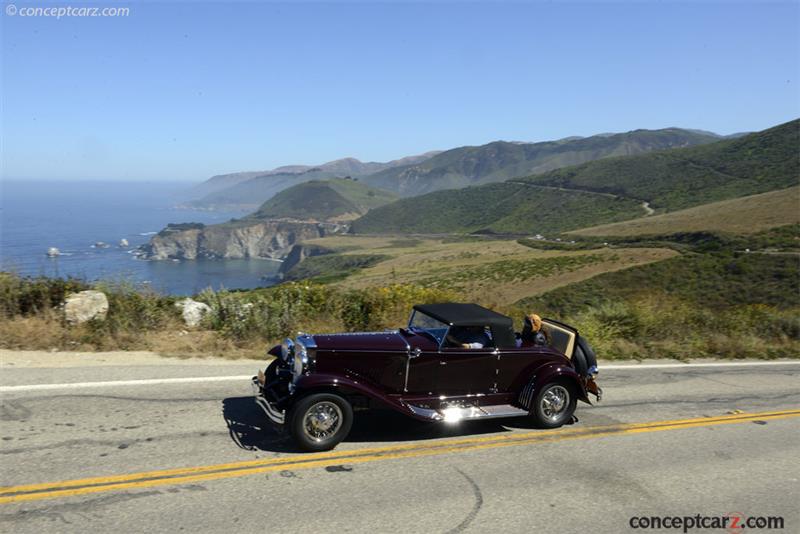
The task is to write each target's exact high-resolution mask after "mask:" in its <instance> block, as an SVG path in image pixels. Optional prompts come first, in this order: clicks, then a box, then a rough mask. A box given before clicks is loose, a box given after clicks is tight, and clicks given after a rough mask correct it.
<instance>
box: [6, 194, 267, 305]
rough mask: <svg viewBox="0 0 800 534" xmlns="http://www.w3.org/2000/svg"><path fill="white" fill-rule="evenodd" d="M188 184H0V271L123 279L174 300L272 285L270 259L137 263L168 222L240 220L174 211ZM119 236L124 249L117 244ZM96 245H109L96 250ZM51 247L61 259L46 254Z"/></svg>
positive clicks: (237, 214) (224, 214) (228, 214)
mask: <svg viewBox="0 0 800 534" xmlns="http://www.w3.org/2000/svg"><path fill="white" fill-rule="evenodd" d="M190 187H191V184H188V183H181V182H102V181H69V182H68V181H22V180H3V181H0V270H3V271H13V272H16V273H18V274H20V275H25V276H41V275H43V276H61V277H66V276H74V277H79V278H83V279H85V280H88V281H96V280H108V281H112V282H116V281H125V282H129V283H133V284H135V285H137V286H149V287H151V288H153V289H155V290H156V291H159V292H161V293H164V294H174V295H192V294H195V293H197V292H199V291H201V290H203V289H205V288H208V287H211V288H213V289H221V288H227V289H250V288H254V287H261V286H267V285H271V284H273V283H275V281H276V278H275V277H276V275H277V271H278V268H279V267H280V263H279V262H276V261H271V260H260V259H250V260H195V261H172V260H167V261H146V260H141V259H137V258H136V256H135V255H134V254H133V252H134V250H135V249H136V248H137V247H138V246H140V245H142V244H144V243H146V242H147V241H148V240H149V239H150V237H151V236H153V235H154V234H155V233H156V232H158V231H159V230H161V229H162V228H163V227H164V226H166V225H167V223H177V222H201V223H205V224H214V223H220V222H225V221H227V220H229V219H231V218H233V217H241V216H242V215H244V213H242V212H204V211H186V210H178V209H175V208H174V207H173V206H175V205H176V204H177V203H179V202H180V201H181V200H185V199H186V195H187V194H188V190H189V188H190ZM122 239H126V240H127V241H128V246H127V247H120V246H119V243H120V241H121V240H122ZM98 242H103V243H106V244H107V245H108V247H107V248H104V247H98V246H95V245H96V244H97V243H98ZM49 247H55V248H58V249H59V251H60V252H61V255H60V256H57V257H54V258H50V257H48V256H47V250H48V248H49Z"/></svg>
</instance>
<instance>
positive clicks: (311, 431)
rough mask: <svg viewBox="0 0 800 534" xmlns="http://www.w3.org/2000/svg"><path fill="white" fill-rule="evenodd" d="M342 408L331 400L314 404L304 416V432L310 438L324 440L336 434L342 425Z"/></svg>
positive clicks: (318, 440)
mask: <svg viewBox="0 0 800 534" xmlns="http://www.w3.org/2000/svg"><path fill="white" fill-rule="evenodd" d="M342 419H343V416H342V410H341V408H339V406H338V405H337V404H336V403H334V402H331V401H321V402H318V403H316V404H312V405H311V406H310V407H309V408H308V410H306V413H305V415H304V416H303V432H304V433H305V435H306V436H308V438H309V439H311V440H313V441H316V442H322V441H325V440H326V439H328V438H330V437H331V436H333V435H335V434H336V432H338V431H339V428H341V426H342Z"/></svg>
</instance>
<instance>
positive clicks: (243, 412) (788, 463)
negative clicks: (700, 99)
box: [0, 351, 800, 534]
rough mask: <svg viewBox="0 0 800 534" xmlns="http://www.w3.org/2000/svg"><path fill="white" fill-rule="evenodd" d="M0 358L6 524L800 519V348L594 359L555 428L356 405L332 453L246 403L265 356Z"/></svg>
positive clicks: (140, 526) (418, 525) (574, 525)
mask: <svg viewBox="0 0 800 534" xmlns="http://www.w3.org/2000/svg"><path fill="white" fill-rule="evenodd" d="M120 357H123V358H125V361H124V363H123V361H121V360H119V358H120ZM0 361H1V362H2V367H0V369H2V375H1V381H0V384H1V385H0V395H2V410H1V411H0V437H1V438H2V441H0V443H2V448H1V449H0V461H1V462H2V464H0V465H2V477H1V478H2V485H3V487H2V488H0V522H2V530H3V531H4V532H15V533H19V534H22V533H28V532H31V533H33V532H35V533H39V532H160V531H171V532H181V531H186V532H221V531H225V532H257V531H260V532H269V533H279V532H370V533H374V532H476V533H477V532H500V531H509V532H534V531H539V532H542V531H549V532H581V533H586V532H627V531H633V530H632V529H631V528H630V526H629V525H630V521H631V518H632V517H634V516H636V517H638V516H648V517H649V516H662V515H669V516H673V515H680V516H683V515H687V516H694V515H696V514H701V515H709V516H724V515H726V514H739V515H750V516H780V517H782V518H783V520H784V521H785V530H784V531H785V532H797V531H798V529H799V528H800V514H799V513H798V508H797V507H796V504H797V501H796V497H797V495H798V489H800V463H798V462H797V458H798V457H799V456H800V444H799V443H798V440H797V436H798V435H800V385H798V384H800V362H744V363H723V364H721V365H720V364H714V363H712V364H707V365H685V364H681V363H675V362H673V363H671V364H662V363H654V364H652V365H650V364H647V365H636V364H632V365H627V364H617V365H613V366H612V365H603V366H601V374H600V382H601V385H602V386H603V387H604V389H605V398H604V400H603V402H601V403H600V404H599V405H596V406H586V405H581V406H579V408H578V411H577V418H578V421H577V422H575V423H574V424H572V425H570V426H567V427H564V428H561V429H558V430H554V431H542V430H537V429H533V428H530V427H528V426H526V425H525V423H524V421H520V420H514V419H510V420H499V421H498V420H495V421H487V422H473V423H471V424H462V425H460V426H449V427H448V426H445V427H442V426H432V425H427V424H422V423H418V422H415V421H412V420H408V419H406V418H403V417H401V416H398V415H396V414H394V413H390V412H380V411H376V412H360V413H359V415H358V417H357V420H356V423H355V426H354V429H353V432H352V434H351V436H350V438H349V439H348V440H347V441H346V442H344V443H343V444H341V445H340V446H339V447H338V448H337V449H336V450H335V451H333V452H332V453H323V454H300V453H297V452H295V451H294V449H293V447H292V445H291V442H290V441H288V440H287V439H286V438H285V437H282V436H280V435H278V434H276V433H275V432H274V431H273V430H272V429H271V428H269V425H267V424H266V423H265V421H264V418H263V416H262V414H261V413H260V412H259V411H258V409H257V408H256V406H255V404H254V403H253V401H252V398H251V397H250V386H249V383H248V377H249V376H250V375H252V374H253V373H254V372H255V371H256V369H257V367H258V366H259V365H263V364H262V363H261V362H255V361H245V362H225V361H217V362H215V361H211V360H174V359H160V360H159V359H157V358H155V357H146V358H136V357H132V356H131V357H126V356H125V355H121V356H120V355H107V356H104V355H95V356H89V357H87V358H82V357H71V356H69V355H62V354H52V355H46V354H45V355H38V356H37V355H33V356H31V355H28V354H20V353H12V352H9V351H4V352H2V353H0ZM117 362H119V363H117ZM676 532H677V531H676ZM720 532H724V530H720ZM748 532H749V531H748Z"/></svg>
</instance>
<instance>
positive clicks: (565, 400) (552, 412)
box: [531, 382, 578, 428]
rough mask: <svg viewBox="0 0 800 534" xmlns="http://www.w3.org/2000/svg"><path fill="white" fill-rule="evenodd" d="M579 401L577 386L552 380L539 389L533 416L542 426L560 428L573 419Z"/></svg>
mask: <svg viewBox="0 0 800 534" xmlns="http://www.w3.org/2000/svg"><path fill="white" fill-rule="evenodd" d="M577 403H578V399H577V397H576V396H575V388H573V387H571V386H570V385H568V384H566V383H564V382H552V383H550V384H547V385H546V386H544V387H543V388H542V389H540V390H539V393H538V394H537V395H536V399H535V401H534V404H533V406H532V407H531V416H532V417H533V420H534V422H535V423H536V425H537V426H539V427H541V428H558V427H560V426H561V425H563V424H565V423H568V422H569V421H571V420H572V415H573V414H574V413H575V406H576V405H577Z"/></svg>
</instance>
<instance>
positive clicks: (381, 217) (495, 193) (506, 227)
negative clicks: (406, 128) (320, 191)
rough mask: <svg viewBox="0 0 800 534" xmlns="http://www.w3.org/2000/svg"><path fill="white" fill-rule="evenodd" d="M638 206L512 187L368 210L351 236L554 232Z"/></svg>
mask: <svg viewBox="0 0 800 534" xmlns="http://www.w3.org/2000/svg"><path fill="white" fill-rule="evenodd" d="M643 213H644V212H643V210H642V208H641V206H640V202H637V201H633V200H626V199H620V198H616V197H613V196H611V195H598V194H595V193H582V192H573V191H561V190H558V189H550V188H544V187H536V186H529V185H524V184H516V183H508V182H506V183H499V184H487V185H483V186H475V187H467V188H464V189H458V190H454V191H436V192H434V193H428V194H427V195H422V196H419V197H413V198H405V199H401V200H398V201H397V202H393V203H391V204H388V205H386V206H383V207H380V208H377V209H375V210H372V211H370V212H369V213H367V214H366V215H364V216H363V217H361V218H360V219H357V220H356V221H354V222H353V224H352V231H353V232H355V233H412V234H413V233H421V234H425V233H470V232H494V233H527V234H533V233H553V232H564V231H567V230H574V229H578V228H584V227H586V226H590V225H594V224H599V221H602V222H603V223H610V222H615V221H622V220H626V219H630V218H632V217H636V216H637V215H641V214H643Z"/></svg>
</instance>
